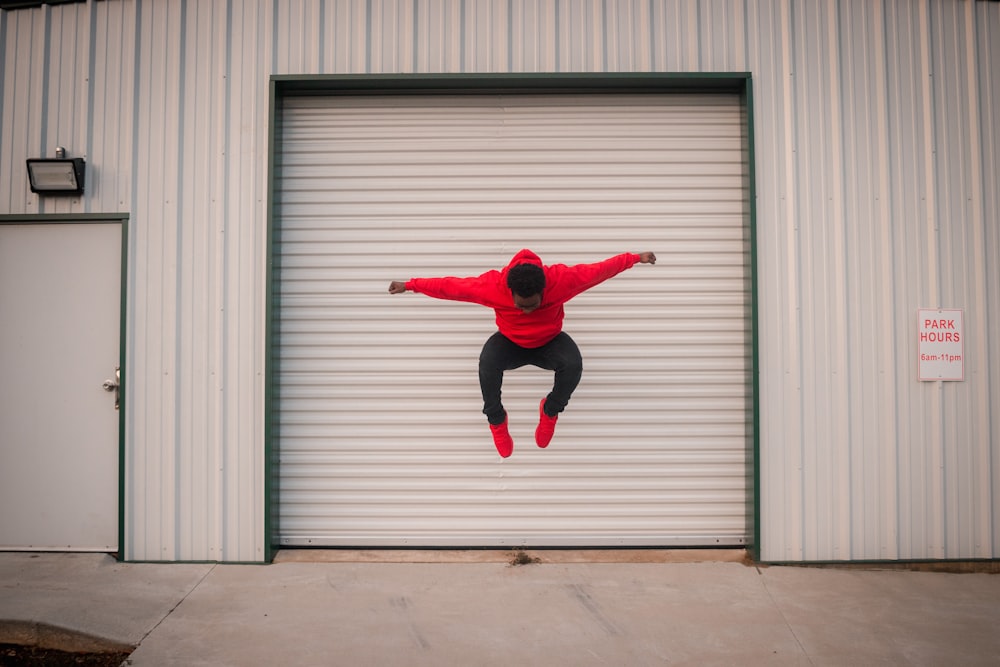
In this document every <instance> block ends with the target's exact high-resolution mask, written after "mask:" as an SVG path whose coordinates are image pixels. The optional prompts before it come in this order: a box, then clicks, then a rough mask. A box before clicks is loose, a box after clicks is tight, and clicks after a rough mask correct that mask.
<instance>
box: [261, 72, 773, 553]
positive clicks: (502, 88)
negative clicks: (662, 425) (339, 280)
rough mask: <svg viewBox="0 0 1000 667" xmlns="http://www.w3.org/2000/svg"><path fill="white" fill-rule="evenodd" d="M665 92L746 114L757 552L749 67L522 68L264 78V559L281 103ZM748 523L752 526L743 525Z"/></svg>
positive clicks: (271, 474) (271, 496)
mask: <svg viewBox="0 0 1000 667" xmlns="http://www.w3.org/2000/svg"><path fill="white" fill-rule="evenodd" d="M498 93H503V94H540V93H567V94H572V93H578V94H627V93H631V94H637V93H638V94H665V93H736V94H739V95H740V96H741V100H742V103H743V105H744V109H745V111H746V128H745V131H746V141H747V151H748V174H747V177H748V189H749V192H748V197H749V205H748V209H749V210H748V212H747V215H748V219H749V220H748V224H749V244H750V267H749V270H750V276H749V278H750V301H751V304H750V305H751V311H750V317H751V324H750V328H751V334H750V336H751V341H750V345H751V369H750V373H751V378H750V384H751V387H752V389H751V392H752V394H753V395H752V396H751V408H750V409H751V413H752V420H753V424H752V428H751V429H748V436H747V437H748V440H750V441H751V442H748V443H747V450H748V455H750V456H751V457H752V459H753V461H752V466H753V471H752V480H753V481H752V488H750V489H748V495H749V497H748V498H747V524H748V525H747V535H748V538H751V539H752V544H750V545H749V550H750V554H751V557H752V558H754V560H757V559H759V557H760V493H759V489H760V401H759V389H760V381H759V375H760V372H759V345H758V307H757V304H758V293H757V289H758V282H757V209H756V199H757V194H756V178H755V173H756V172H755V168H756V157H755V153H754V139H753V136H754V135H753V128H754V120H753V118H754V116H753V87H752V78H751V74H750V73H749V72H729V73H725V72H724V73H699V72H629V73H568V74H560V73H555V74H553V73H523V74H407V75H400V74H380V75H370V74H359V75H305V76H300V75H272V76H271V80H270V99H269V107H270V108H269V111H270V115H269V118H270V122H269V127H268V135H269V136H268V173H267V196H268V202H269V206H268V208H267V268H266V277H265V281H266V306H265V310H266V315H265V317H266V323H265V333H264V338H265V343H264V345H265V353H264V377H265V387H264V534H265V543H266V548H265V551H266V561H267V562H270V561H271V560H273V558H274V556H275V554H276V553H277V551H278V549H279V548H280V545H278V544H274V543H272V539H274V540H275V541H277V540H276V538H277V535H276V533H275V531H276V530H277V529H278V524H277V511H278V504H277V503H278V497H277V490H276V485H277V479H276V478H275V475H277V474H278V469H277V464H276V463H275V458H274V457H275V456H276V454H277V446H278V443H277V438H278V433H277V431H278V428H279V424H278V419H277V417H276V416H275V414H274V410H275V401H276V400H277V396H278V386H277V377H278V372H277V371H278V368H277V365H278V359H277V358H276V357H275V356H274V352H273V351H274V349H275V346H276V345H277V342H278V341H277V333H276V322H275V319H274V318H275V317H276V314H277V312H278V309H277V301H278V299H279V298H280V295H278V294H277V293H276V292H275V288H274V284H275V281H276V280H277V279H278V277H279V272H280V266H278V265H277V264H276V258H275V254H274V245H275V242H276V239H275V234H276V229H277V224H278V220H279V218H280V210H279V206H278V204H277V202H278V197H277V190H276V183H277V178H278V176H279V174H278V166H277V163H276V156H277V153H278V151H279V150H280V142H281V137H280V135H279V133H280V128H281V126H282V124H281V109H282V102H283V99H284V97H285V96H293V95H296V96H297V95H325V96H337V95H344V96H347V95H433V94H449V95H456V94H461V95H465V94H467V95H482V94H498ZM751 523H752V526H751V525H750V524H751Z"/></svg>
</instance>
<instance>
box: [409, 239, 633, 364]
mask: <svg viewBox="0 0 1000 667" xmlns="http://www.w3.org/2000/svg"><path fill="white" fill-rule="evenodd" d="M638 262H639V255H637V254H635V253H624V254H622V255H616V256H615V257H611V258H610V259H606V260H604V261H603V262H597V263H596V264H577V265H575V266H566V265H565V264H553V265H552V266H545V265H543V264H542V260H541V259H540V258H539V257H538V255H536V254H535V253H533V252H531V251H530V250H522V251H520V252H519V253H517V254H516V255H514V258H513V259H511V260H510V263H509V264H508V265H507V266H506V267H505V268H504V269H503V271H496V270H494V271H487V272H486V273H484V274H482V275H481V276H476V277H474V278H413V279H412V280H408V281H407V282H406V289H408V290H412V291H414V292H417V293H419V294H426V295H427V296H430V297H434V298H436V299H448V300H449V301H468V302H469V303H478V304H479V305H481V306H488V307H490V308H492V309H493V310H494V311H496V315H497V328H498V329H499V330H500V333H502V334H503V335H504V336H506V337H507V338H509V339H510V340H512V341H513V342H515V343H517V344H518V345H520V346H521V347H528V348H535V347H541V346H542V345H545V344H546V343H548V342H549V341H550V340H552V339H553V338H555V337H556V336H557V335H558V334H559V332H560V331H562V324H563V317H564V316H565V311H564V310H563V304H564V303H566V302H567V301H569V300H570V299H572V298H573V297H575V296H576V295H577V294H580V293H581V292H584V291H586V290H588V289H590V288H591V287H593V286H595V285H599V284H600V283H602V282H604V281H605V280H607V279H608V278H612V277H614V276H616V275H618V274H619V273H621V272H622V271H624V270H625V269H630V268H632V267H633V266H635V265H636V264H637V263H638ZM518 264H534V265H536V266H540V267H542V270H543V271H544V272H545V289H544V290H543V291H542V305H540V306H539V307H538V308H536V309H535V310H533V311H532V312H530V313H524V312H521V310H520V309H519V308H517V307H516V306H515V305H514V296H513V294H511V291H510V288H509V287H507V273H508V272H509V271H510V270H511V268H512V267H515V266H517V265H518Z"/></svg>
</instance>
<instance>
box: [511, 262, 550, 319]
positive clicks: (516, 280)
mask: <svg viewBox="0 0 1000 667" xmlns="http://www.w3.org/2000/svg"><path fill="white" fill-rule="evenodd" d="M507 287H509V288H510V291H511V293H512V294H513V295H514V305H515V306H517V307H518V308H520V309H521V312H524V313H530V312H531V311H533V310H535V309H536V308H538V307H539V306H540V305H542V290H544V289H545V272H544V271H542V267H540V266H538V265H537V264H518V265H517V266H514V267H511V269H510V271H508V272H507Z"/></svg>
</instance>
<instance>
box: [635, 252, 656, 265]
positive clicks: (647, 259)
mask: <svg viewBox="0 0 1000 667" xmlns="http://www.w3.org/2000/svg"><path fill="white" fill-rule="evenodd" d="M639 262H640V263H642V264H656V255H654V254H653V253H651V252H640V253H639Z"/></svg>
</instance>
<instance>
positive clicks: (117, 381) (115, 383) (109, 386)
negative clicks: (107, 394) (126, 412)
mask: <svg viewBox="0 0 1000 667" xmlns="http://www.w3.org/2000/svg"><path fill="white" fill-rule="evenodd" d="M121 382H122V373H121V368H120V367H119V366H115V378H114V379H113V380H110V379H109V380H105V381H104V384H102V385H101V386H102V387H104V391H113V392H115V410H117V409H118V405H119V403H120V402H121Z"/></svg>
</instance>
